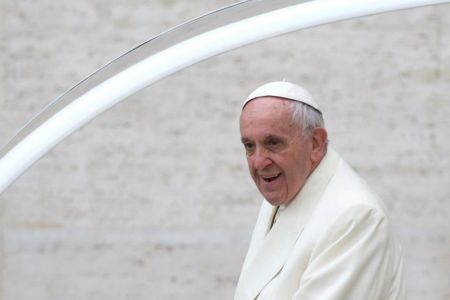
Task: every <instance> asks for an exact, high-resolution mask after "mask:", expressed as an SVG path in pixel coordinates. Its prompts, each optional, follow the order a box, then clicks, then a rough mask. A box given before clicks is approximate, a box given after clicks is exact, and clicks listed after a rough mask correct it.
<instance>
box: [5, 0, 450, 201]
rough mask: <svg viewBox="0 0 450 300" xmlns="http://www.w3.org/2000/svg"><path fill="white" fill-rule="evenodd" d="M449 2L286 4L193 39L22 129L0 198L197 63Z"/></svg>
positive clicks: (8, 157) (10, 151) (8, 153)
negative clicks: (273, 40)
mask: <svg viewBox="0 0 450 300" xmlns="http://www.w3.org/2000/svg"><path fill="white" fill-rule="evenodd" d="M269 1H271V0H268V1H267V0H266V2H269ZM252 2H255V4H256V3H257V2H261V1H248V2H247V3H250V5H251V4H252ZM272 2H275V1H272ZM299 2H300V3H299ZM448 2H450V0H396V1H394V0H345V1H332V0H331V1H330V0H315V1H293V0H290V1H289V0H286V1H284V7H282V8H275V9H274V10H270V11H267V12H263V13H261V14H258V15H255V16H251V17H244V18H243V19H238V20H236V21H233V22H231V23H229V24H226V25H221V26H219V27H217V28H214V29H212V30H207V31H205V32H202V33H199V34H197V35H194V36H191V37H189V38H187V39H185V40H182V41H180V42H178V43H176V44H174V45H171V46H169V47H167V48H165V49H163V50H161V51H159V52H156V53H154V54H153V55H150V56H149V57H147V58H144V59H142V60H140V61H137V62H136V63H134V64H133V65H131V66H129V67H127V68H125V69H123V70H121V71H120V72H118V73H117V74H113V75H112V76H110V77H109V78H107V79H106V80H104V81H102V82H100V83H99V84H97V85H95V86H93V87H92V88H90V89H89V90H87V91H86V92H85V93H83V94H81V95H79V96H78V97H76V98H75V99H74V100H73V101H71V102H70V103H68V104H67V105H64V106H63V107H61V108H58V110H57V111H56V112H55V113H54V114H52V115H51V116H50V117H49V118H48V119H45V118H44V120H41V122H40V123H39V124H38V126H36V127H34V126H30V127H31V129H30V128H27V127H25V128H24V129H23V130H24V132H26V134H24V135H23V136H20V133H19V137H20V138H19V139H18V140H17V139H16V140H13V141H12V142H11V143H10V144H8V145H6V147H5V149H6V150H2V152H0V155H2V154H3V156H2V157H1V159H0V193H1V192H2V191H3V190H4V189H5V188H7V187H8V186H9V185H10V184H11V183H12V182H13V181H14V180H15V179H16V178H17V177H19V176H20V175H21V174H22V173H23V172H25V170H26V169H27V168H28V167H30V166H31V165H32V164H33V163H34V162H36V161H37V160H38V159H39V158H41V157H42V156H43V155H45V154H46V153H47V152H48V151H49V150H50V149H51V148H53V147H54V146H55V145H56V144H57V143H59V142H60V141H62V140H63V139H64V138H66V137H67V136H68V135H70V134H71V133H72V132H74V131H75V130H77V129H78V128H80V127H81V126H83V125H84V124H86V123H87V122H88V121H90V120H92V119H93V118H95V117H96V116H97V115H99V114H100V113H102V112H104V111H105V110H107V109H108V108H110V107H112V106H113V105H115V104H117V103H118V102H120V101H122V100H123V99H125V98H126V97H128V96H130V95H132V94H133V93H135V92H137V91H139V90H141V89H143V88H144V87H146V86H149V85H151V84H152V83H154V82H156V81H157V80H160V79H162V78H164V77H166V76H168V75H171V74H173V73H175V72H177V71H179V70H181V69H183V68H186V67H188V66H190V65H193V64H195V63H197V62H199V61H202V60H204V59H207V58H209V57H212V56H214V55H218V54H220V53H223V52H226V51H229V50H232V49H235V48H238V47H240V46H243V45H248V44H250V43H253V42H257V41H260V40H263V39H267V38H270V37H274V36H277V35H281V34H284V33H288V32H292V31H295V30H299V29H304V28H309V27H313V26H317V25H321V24H327V23H331V22H336V21H341V20H346V19H350V18H355V17H361V16H366V15H371V14H376V13H382V12H388V11H393V10H399V9H405V8H412V7H418V6H425V5H431V4H440V3H448ZM286 3H287V4H286ZM250 8H251V7H250ZM267 24H270V26H267ZM187 25H188V24H187ZM204 45H208V47H204ZM50 108H51V107H50Z"/></svg>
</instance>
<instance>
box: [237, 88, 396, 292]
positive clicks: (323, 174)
mask: <svg viewBox="0 0 450 300" xmlns="http://www.w3.org/2000/svg"><path fill="white" fill-rule="evenodd" d="M240 131H241V140H242V144H243V145H244V148H245V152H246V156H247V162H248V168H249V171H250V174H251V176H252V178H253V180H254V182H255V184H256V186H257V187H258V190H259V191H260V192H261V194H262V195H263V196H264V198H265V201H263V203H262V207H261V210H260V213H259V216H258V220H257V222H256V226H255V228H254V231H253V235H252V238H251V242H250V247H249V249H248V252H247V256H246V258H245V262H244V265H243V267H242V271H241V275H240V278H239V282H238V285H237V288H236V293H235V300H249V299H258V300H263V299H264V300H265V299H274V300H284V299H297V300H305V299H314V300H370V299H377V300H389V299H404V298H405V295H404V285H403V273H402V256H401V249H400V246H399V244H398V242H397V240H396V239H395V237H394V236H393V234H392V232H391V228H390V225H389V220H388V218H387V216H386V212H385V209H384V207H383V204H382V203H381V201H380V199H378V198H377V196H376V195H375V194H374V193H373V192H372V191H371V190H370V188H369V187H368V186H367V185H366V183H365V182H364V181H363V180H362V179H361V178H360V177H359V176H358V175H357V174H356V173H355V172H354V171H353V170H352V169H351V168H350V167H349V166H348V165H347V164H346V162H345V161H343V160H342V158H341V157H340V156H339V155H338V154H337V153H336V152H335V151H334V150H333V149H332V148H331V147H330V146H329V145H328V140H327V131H326V130H325V128H324V122H323V118H322V112H321V110H320V107H319V106H318V105H317V103H316V102H315V101H314V99H313V98H312V96H311V95H310V94H309V92H308V91H306V90H305V89H303V88H302V87H300V86H297V85H294V84H291V83H288V82H271V83H268V84H265V85H263V86H261V87H259V88H257V89H256V90H255V91H254V92H253V93H251V94H250V96H249V97H248V98H247V99H246V100H245V102H244V105H243V109H242V113H241V117H240Z"/></svg>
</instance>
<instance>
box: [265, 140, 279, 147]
mask: <svg viewBox="0 0 450 300" xmlns="http://www.w3.org/2000/svg"><path fill="white" fill-rule="evenodd" d="M267 144H268V145H269V146H270V147H275V146H278V145H279V144H280V141H278V140H269V141H268V142H267Z"/></svg>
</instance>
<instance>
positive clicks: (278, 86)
mask: <svg viewBox="0 0 450 300" xmlns="http://www.w3.org/2000/svg"><path fill="white" fill-rule="evenodd" d="M267 96H272V97H280V98H286V99H290V100H294V101H298V102H302V103H305V104H308V105H309V106H312V107H314V108H315V109H317V110H318V111H319V112H321V110H320V107H319V105H318V104H317V103H316V101H315V100H314V98H313V96H311V94H310V93H309V92H308V91H307V90H306V89H304V88H302V87H301V86H299V85H296V84H293V83H290V82H286V81H274V82H269V83H266V84H264V85H262V86H260V87H258V88H256V89H255V90H254V91H253V92H252V93H251V94H250V95H249V96H248V97H247V99H245V101H244V103H243V104H242V108H244V106H245V105H246V104H247V103H248V102H250V101H251V100H253V99H255V98H260V97H267Z"/></svg>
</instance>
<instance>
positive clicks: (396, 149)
mask: <svg viewBox="0 0 450 300" xmlns="http://www.w3.org/2000/svg"><path fill="white" fill-rule="evenodd" d="M233 2H234V1H231V0H230V1H226V0H220V1H219V0H216V1H211V0H209V1H206V0H195V1H172V0H171V1H169V0H159V1H143V0H131V1H130V0H127V1H123V0H118V1H100V0H95V1H84V0H82V1H51V0H40V1H25V0H19V1H13V0H0V22H1V23H0V35H1V36H0V37H1V38H0V53H1V55H0V60H1V69H0V70H1V73H0V76H1V80H0V91H1V94H0V144H3V143H5V142H6V141H7V140H8V139H9V138H11V137H12V135H13V134H14V133H15V132H16V131H17V130H18V129H19V128H20V127H21V126H22V125H24V124H25V123H26V122H27V121H28V120H29V119H30V118H31V117H32V116H33V115H35V114H36V113H37V112H38V111H39V110H40V109H42V108H43V107H44V106H45V105H46V104H47V103H49V102H50V101H51V100H53V99H54V98H56V97H57V96H58V95H60V94H61V93H63V92H64V91H65V90H66V89H68V88H69V87H71V86H73V85H74V84H75V83H77V82H78V81H80V80H82V79H83V78H84V77H85V76H87V75H88V74H90V73H92V72H93V71H94V70H95V69H97V68H98V67H100V66H102V65H104V64H106V63H107V62H109V61H110V60H112V59H113V58H115V57H117V56H119V55H120V54H122V53H123V52H125V51H127V50H129V49H131V48H132V47H134V46H136V45H138V44H139V43H141V42H144V41H145V40H147V39H148V38H150V37H152V36H153V35H155V34H158V33H160V32H161V31H164V30H166V29H168V28H170V27H172V26H175V25H177V24H179V23H181V22H184V21H186V20H188V19H190V18H193V17H196V16H198V15H200V14H203V13H205V12H207V11H210V10H212V9H216V8H219V7H221V6H225V5H227V4H230V3H233ZM449 29H450V6H448V5H444V6H438V7H427V8H421V9H414V10H408V11H402V12H396V13H389V14H384V15H379V16H372V17H368V18H363V19H357V20H352V21H347V22H342V23H337V24H333V25H327V26H322V27H318V28H314V29H310V30H305V31H301V32H297V33H292V34H288V35H285V36H282V37H279V38H275V39H271V40H268V41H264V42H260V43H257V44H255V45H252V46H248V47H244V48H242V49H239V50H235V51H232V52H229V53H227V54H224V55H221V56H219V57H216V58H213V59H210V60H208V61H205V62H202V63H199V64H197V65H195V66H193V67H190V68H188V69H186V70H184V71H182V72H179V73H177V74H176V75H174V76H171V77H169V78H167V79H164V80H162V81H160V82H158V83H157V84H155V85H154V86H152V87H150V88H147V89H145V90H143V91H141V92H139V93H138V94H136V95H134V96H132V97H130V99H128V100H127V101H125V102H123V103H121V104H119V105H117V106H116V107H114V108H113V109H111V110H109V111H107V112H106V113H104V114H102V115H101V116H99V117H98V118H96V119H95V120H94V121H92V122H90V123H89V124H88V125H87V126H85V127H84V128H82V129H81V130H79V131H77V132H76V133H75V134H73V135H72V136H70V137H69V138H68V139H67V140H65V141H64V142H63V143H61V144H60V145H58V146H57V147H56V148H55V149H54V150H52V151H51V152H50V153H49V154H48V155H47V156H45V157H44V158H43V159H42V160H40V161H39V162H38V163H36V164H35V165H34V166H33V167H32V168H31V169H30V170H29V171H28V172H27V173H25V174H24V175H23V176H22V177H21V178H20V179H19V180H17V181H16V182H15V183H14V184H13V185H12V186H10V187H9V189H7V190H6V191H5V192H4V193H3V194H2V195H1V196H0V219H1V226H2V227H1V228H2V230H1V240H0V246H1V260H0V268H1V270H2V273H1V277H0V279H1V286H0V290H1V299H5V300H19V299H36V300H40V299H47V300H52V299H96V300H97V299H231V297H232V294H233V290H234V286H235V284H236V281H237V278H238V274H239V269H240V266H241V263H242V260H243V256H244V254H245V251H246V247H247V244H248V240H249V237H250V233H251V229H252V226H253V224H254V222H255V218H256V213H257V210H258V207H259V203H260V196H259V195H258V193H257V191H256V189H255V187H254V186H253V183H252V182H251V179H250V178H249V176H248V174H247V170H246V165H245V159H244V155H243V150H242V149H241V145H240V143H239V133H238V124H237V119H238V115H239V103H240V102H241V100H242V98H243V97H245V96H246V95H247V93H248V92H250V91H251V90H252V89H253V88H254V87H255V86H257V85H259V84H261V83H264V82H266V81H270V80H275V79H282V78H286V79H287V80H290V81H294V82H298V83H302V84H304V85H305V86H307V87H308V88H309V89H310V90H311V92H312V93H313V94H314V95H315V96H316V98H317V100H318V102H319V103H320V104H321V106H322V107H323V109H324V112H325V118H326V121H327V125H328V127H329V131H330V137H331V143H332V145H333V146H334V147H335V148H336V149H337V150H338V151H339V152H340V153H341V154H342V155H343V156H344V157H345V158H346V159H347V160H348V161H349V162H350V164H352V165H353V166H354V167H355V168H356V169H357V171H358V172H359V173H361V174H362V175H363V176H364V177H365V178H366V179H367V181H368V182H369V184H370V185H371V186H372V187H373V188H374V189H375V190H376V191H377V192H378V193H379V194H380V195H381V196H382V197H383V198H384V199H385V202H386V205H387V207H388V210H389V212H390V216H391V219H392V223H393V225H394V227H395V229H396V231H397V233H398V235H399V236H400V238H401V240H402V243H403V247H404V252H405V264H406V266H405V267H406V271H407V283H408V291H409V299H413V300H419V299H450V289H449V278H450V256H449V253H450V241H449V236H450V228H449V226H450V225H449V221H448V218H449V217H450V203H449V196H450V187H449V182H450V171H449V170H450V155H449V154H450V141H449V139H448V137H449V136H450V121H449V120H450V99H449V98H450V96H449V94H450V84H449V82H450V32H449Z"/></svg>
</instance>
